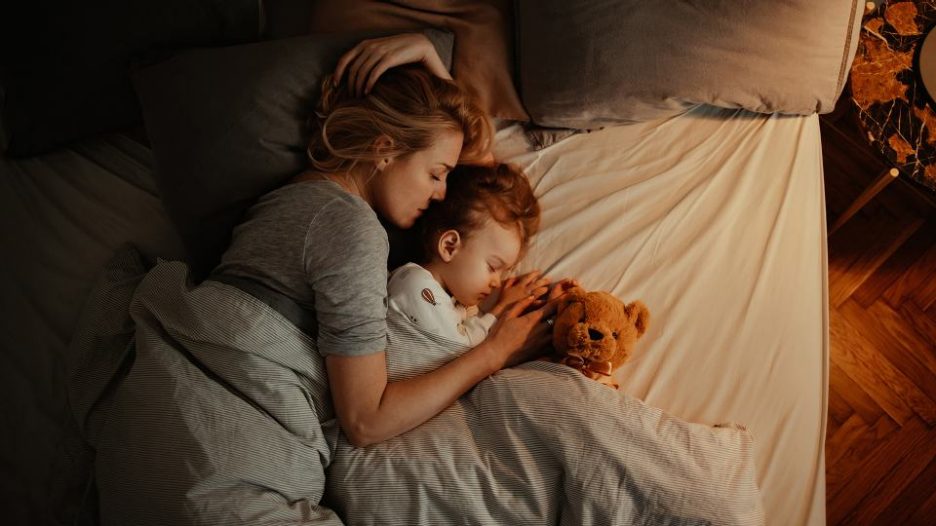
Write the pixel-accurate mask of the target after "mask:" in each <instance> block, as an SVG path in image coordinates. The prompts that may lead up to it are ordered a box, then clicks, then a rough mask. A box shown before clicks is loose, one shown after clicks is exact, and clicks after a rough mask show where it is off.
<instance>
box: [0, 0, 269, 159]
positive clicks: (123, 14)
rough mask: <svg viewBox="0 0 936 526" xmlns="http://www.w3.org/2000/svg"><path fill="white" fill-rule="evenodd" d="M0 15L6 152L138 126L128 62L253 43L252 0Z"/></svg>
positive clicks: (93, 2)
mask: <svg viewBox="0 0 936 526" xmlns="http://www.w3.org/2000/svg"><path fill="white" fill-rule="evenodd" d="M6 4H7V5H6V6H5V7H3V9H2V10H0V39H2V41H0V84H2V88H0V105H2V106H0V109H2V112H3V128H4V133H3V135H5V136H6V142H7V144H6V152H5V153H6V155H8V156H24V155H33V154H36V153H40V152H43V151H47V150H50V149H52V148H55V147H56V146H59V145H62V144H64V143H67V142H70V141H72V140H75V139H78V138H81V137H85V136H88V135H92V134H95V133H98V132H102V131H107V130H111V129H117V128H122V127H125V126H129V125H132V124H134V123H137V122H139V119H140V108H139V105H138V103H137V100H136V97H135V95H134V93H133V86H132V84H131V81H130V64H131V61H134V60H148V59H150V58H152V57H154V56H157V57H158V56H164V55H165V54H167V53H171V52H172V51H174V50H177V49H183V48H190V47H192V46H207V45H231V44H235V43H242V42H248V41H254V40H257V39H258V38H259V34H260V3H259V0H133V1H129V2H128V1H126V0H83V1H80V2H45V1H16V2H7V3H6Z"/></svg>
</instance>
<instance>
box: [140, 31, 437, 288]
mask: <svg viewBox="0 0 936 526" xmlns="http://www.w3.org/2000/svg"><path fill="white" fill-rule="evenodd" d="M383 35H384V33H377V34H375V33H368V34H359V35H341V36H334V35H322V36H309V37H299V38H292V39H283V40H274V41H267V42H261V43H256V44H248V45H242V46H234V47H226V48H212V49H201V50H192V51H189V52H186V53H182V54H179V55H177V56H175V57H173V58H171V59H169V60H167V61H165V62H162V63H159V64H157V65H155V66H150V67H147V68H144V69H142V70H140V71H138V72H137V73H136V74H135V75H134V84H135V86H136V89H137V93H138V94H139V97H140V103H141V105H142V107H143V118H144V122H145V125H146V130H147V134H148V136H149V140H150V145H151V147H152V150H153V156H154V159H155V164H156V180H157V184H158V187H159V191H160V193H161V196H162V200H163V203H164V205H165V207H166V211H167V212H168V215H169V218H170V219H171V220H172V222H173V223H174V224H175V226H176V228H177V229H178V230H179V233H180V235H181V238H182V241H183V244H184V247H185V249H186V252H187V259H188V262H189V263H190V264H191V266H192V268H193V270H194V272H195V273H196V275H199V276H204V275H205V274H206V273H207V272H209V271H210V270H211V269H212V268H214V266H215V265H216V264H217V263H218V261H219V260H220V256H221V254H222V253H223V252H224V250H225V249H226V248H227V246H228V243H229V241H230V235H231V230H232V229H233V228H234V226H236V225H237V224H238V223H239V222H240V220H241V218H242V216H243V213H244V212H245V211H246V209H247V208H249V207H250V206H251V205H252V204H253V203H254V201H255V200H256V199H257V198H258V197H259V196H261V195H263V194H265V193H267V192H269V191H271V190H273V189H275V188H277V187H278V186H280V185H282V184H283V183H284V182H285V181H286V180H288V179H289V178H291V177H293V176H294V175H296V174H298V173H299V172H301V171H302V170H303V169H305V168H306V166H307V163H308V160H307V158H306V153H305V152H306V143H307V133H306V127H305V124H306V122H307V119H308V116H309V115H310V114H311V112H312V110H313V109H314V108H315V105H316V103H317V102H318V97H319V91H320V84H321V81H322V80H323V79H324V77H325V75H327V74H329V73H331V72H332V71H333V70H334V68H335V65H336V64H337V62H338V58H339V57H340V56H341V54H342V53H344V52H345V51H346V50H348V49H350V48H351V47H352V46H354V45H355V44H357V43H358V42H359V41H361V40H362V39H364V38H372V37H375V36H383ZM426 35H427V36H428V37H429V39H430V40H432V42H433V44H434V45H435V46H436V49H437V50H438V51H439V55H440V56H441V57H442V59H443V61H445V63H446V66H448V65H449V64H450V61H451V49H452V43H453V38H452V35H450V34H448V33H444V32H441V31H426Z"/></svg>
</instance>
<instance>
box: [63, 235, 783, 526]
mask: <svg viewBox="0 0 936 526" xmlns="http://www.w3.org/2000/svg"><path fill="white" fill-rule="evenodd" d="M187 278H188V276H187V269H186V267H185V266H184V265H183V264H181V263H175V262H163V263H159V264H157V265H156V266H155V267H154V268H153V269H151V270H150V271H149V272H145V271H144V270H143V268H142V265H141V264H140V262H139V260H138V258H137V257H135V256H134V255H133V254H132V253H123V254H121V255H119V256H118V257H116V258H115V259H114V261H113V262H112V263H111V264H110V266H109V267H108V269H107V272H106V274H105V278H104V280H103V281H102V283H101V284H100V285H99V286H98V287H97V288H96V290H95V292H94V293H93V295H92V297H91V300H90V301H89V303H88V305H87V306H86V308H85V312H84V314H83V317H82V321H81V323H80V327H79V331H78V332H77V334H76V337H75V340H74V342H73V345H72V349H71V351H72V352H71V356H72V359H73V363H71V364H70V376H71V378H70V397H71V404H72V409H73V413H74V415H75V417H76V419H77V422H78V427H79V428H80V430H81V433H82V436H83V438H84V441H85V442H87V443H88V444H89V445H90V446H91V448H92V449H93V450H94V452H95V457H94V462H93V465H94V473H93V479H94V483H95V486H94V487H96V491H97V501H98V502H99V507H100V518H101V522H102V523H103V524H219V525H232V524H342V523H344V524H355V525H356V524H394V525H395V524H497V525H522V524H531V525H532V524H537V525H540V524H562V525H580V524H609V525H610V524H745V525H748V524H762V523H763V522H764V517H763V509H762V506H761V499H760V494H759V492H758V489H757V486H756V483H755V480H756V479H755V475H754V467H753V466H754V463H753V451H752V448H753V443H752V439H751V437H750V435H749V434H748V433H747V432H746V431H744V430H743V429H740V428H738V427H736V426H726V427H710V426H704V425H700V424H691V423H686V422H683V421H680V420H678V419H675V418H672V417H670V416H668V415H666V414H664V413H663V412H662V411H660V410H658V409H655V408H651V407H649V406H647V405H645V404H643V403H642V402H641V401H639V400H636V399H634V398H631V397H628V396H626V395H624V394H622V393H618V392H615V391H613V390H611V389H609V388H608V387H606V386H603V385H599V384H597V383H596V382H593V381H591V380H588V379H586V378H585V377H584V376H582V375H580V374H578V373H577V372H575V371H573V370H572V369H569V368H566V367H564V366H560V365H556V364H550V363H545V362H534V363H529V364H526V365H523V366H520V367H516V368H513V369H508V370H504V371H501V372H499V373H497V374H495V375H493V376H491V377H490V378H488V379H486V380H484V381H482V382H481V383H479V384H478V385H477V386H476V387H475V388H474V389H472V390H471V391H470V392H469V393H467V394H466V395H465V396H463V397H462V398H461V399H460V400H459V401H458V402H456V403H455V404H454V405H453V406H452V407H450V408H448V409H447V410H445V411H443V412H442V413H441V414H439V415H437V416H436V417H435V418H433V419H431V420H430V421H429V422H427V423H425V424H423V425H422V426H420V427H418V428H416V429H415V430H413V431H410V432H408V433H405V434H403V435H401V436H398V437H396V438H393V439H391V440H388V441H386V442H384V443H381V444H378V445H375V446H371V447H368V448H360V449H359V448H354V447H352V446H350V445H349V444H348V443H347V441H346V440H345V439H344V437H343V436H342V435H341V434H340V432H339V430H338V427H337V425H336V421H335V419H334V414H333V410H332V408H331V404H330V399H329V393H328V383H327V379H326V377H325V374H324V367H323V363H322V360H321V358H320V357H319V356H318V353H317V352H316V351H315V345H314V342H313V341H312V340H311V339H310V338H308V337H307V336H306V335H305V334H304V333H303V332H302V331H300V330H298V329H297V328H296V327H295V326H294V325H293V324H292V323H290V322H289V321H287V320H286V319H285V318H284V317H283V316H282V315H280V314H279V313H278V312H277V311H275V310H273V309H272V308H270V307H269V306H267V303H264V302H263V301H260V300H259V299H257V298H256V297H254V296H252V295H250V294H247V293H245V292H243V291H241V290H240V289H238V288H236V287H232V286H230V285H225V284H221V283H217V282H211V281H208V282H204V283H203V284H201V285H198V286H193V285H192V284H191V283H189V282H188V281H187ZM128 313H129V316H128ZM388 322H389V328H390V338H389V347H388V351H387V352H388V367H389V369H390V370H389V373H390V376H391V378H401V377H405V376H409V375H413V374H418V373H419V372H422V371H423V370H426V368H429V367H433V366H435V365H437V364H438V363H443V362H444V361H446V360H448V359H451V357H452V356H454V355H457V354H458V353H460V352H462V351H463V350H464V349H463V348H461V347H459V346H458V345H457V344H455V343H454V342H446V341H444V340H440V339H438V338H435V337H433V336H431V335H427V334H423V333H421V332H419V331H418V330H417V329H416V328H415V327H414V326H412V325H410V324H408V323H407V322H406V321H405V320H403V319H396V318H390V320H388Z"/></svg>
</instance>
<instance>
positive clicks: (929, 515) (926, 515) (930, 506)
mask: <svg viewBox="0 0 936 526" xmlns="http://www.w3.org/2000/svg"><path fill="white" fill-rule="evenodd" d="M934 517H936V493H934V494H933V495H930V498H928V499H926V500H925V501H923V502H922V504H920V505H919V506H918V507H917V508H916V511H914V513H913V515H911V516H910V519H909V520H907V522H906V523H904V524H920V525H923V524H926V525H931V524H933V522H934V521H933V518H934Z"/></svg>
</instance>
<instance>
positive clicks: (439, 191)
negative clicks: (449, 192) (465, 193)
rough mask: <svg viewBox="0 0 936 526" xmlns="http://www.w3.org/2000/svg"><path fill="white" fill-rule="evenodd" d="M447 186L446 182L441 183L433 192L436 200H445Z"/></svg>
mask: <svg viewBox="0 0 936 526" xmlns="http://www.w3.org/2000/svg"><path fill="white" fill-rule="evenodd" d="M445 188H446V187H445V183H441V184H440V185H439V186H438V188H436V191H435V192H434V193H433V194H432V198H433V199H435V200H436V201H443V200H444V199H445Z"/></svg>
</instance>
